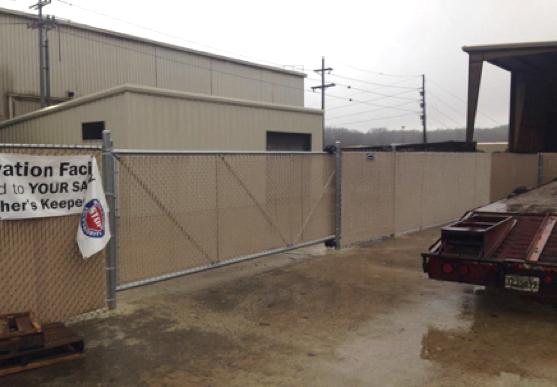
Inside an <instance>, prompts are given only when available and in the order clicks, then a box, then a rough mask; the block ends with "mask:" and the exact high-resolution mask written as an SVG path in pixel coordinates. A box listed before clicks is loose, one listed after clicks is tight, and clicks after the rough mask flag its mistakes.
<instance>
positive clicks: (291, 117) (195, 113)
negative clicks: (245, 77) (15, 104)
mask: <svg viewBox="0 0 557 387" xmlns="http://www.w3.org/2000/svg"><path fill="white" fill-rule="evenodd" d="M87 121H105V126H106V128H107V129H110V130H111V131H112V133H113V138H114V143H115V145H116V146H117V147H119V148H142V149H189V150H250V151H253V150H257V151H263V150H265V149H266V132H267V131H279V132H295V133H310V134H311V135H312V150H313V151H320V150H321V149H322V144H321V122H322V115H321V113H320V112H319V111H315V110H309V109H308V110H306V111H304V110H285V109H280V108H272V107H262V106H257V107H256V106H252V105H250V106H242V105H234V104H229V103H224V102H210V101H207V100H193V99H186V98H178V97H170V96H162V95H158V94H157V95H152V94H139V93H134V92H126V93H122V94H118V95H114V96H112V97H108V98H104V99H99V100H97V101H93V102H89V103H85V104H83V105H79V106H75V107H72V108H70V109H66V110H61V111H55V112H52V113H51V114H48V115H44V116H41V117H37V118H34V119H29V120H25V121H23V122H20V123H16V124H13V125H11V126H9V127H6V128H3V129H0V143H2V142H4V143H31V144H36V143H46V144H52V143H60V144H84V143H85V144H90V143H91V141H83V140H82V139H81V123H82V122H87Z"/></svg>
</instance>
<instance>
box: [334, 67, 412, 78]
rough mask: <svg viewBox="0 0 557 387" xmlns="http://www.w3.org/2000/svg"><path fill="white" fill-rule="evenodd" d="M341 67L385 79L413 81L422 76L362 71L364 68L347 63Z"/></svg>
mask: <svg viewBox="0 0 557 387" xmlns="http://www.w3.org/2000/svg"><path fill="white" fill-rule="evenodd" d="M341 65H343V66H346V67H348V68H351V69H353V70H356V71H361V72H364V73H369V74H374V75H380V76H385V77H393V78H408V79H411V78H418V77H420V76H421V75H419V74H412V75H410V74H391V73H385V72H382V71H375V70H368V69H362V68H360V67H356V66H352V65H349V64H347V63H341Z"/></svg>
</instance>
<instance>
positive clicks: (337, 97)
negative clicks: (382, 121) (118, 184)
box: [328, 94, 419, 113]
mask: <svg viewBox="0 0 557 387" xmlns="http://www.w3.org/2000/svg"><path fill="white" fill-rule="evenodd" d="M328 96H329V97H331V98H336V99H342V100H345V101H350V102H356V103H359V104H363V105H369V106H373V107H377V106H382V105H377V104H372V103H369V102H366V101H360V100H356V99H354V98H346V97H342V96H340V95H334V94H328ZM382 107H383V106H382ZM400 110H402V109H400ZM404 110H407V111H411V112H413V113H419V112H417V111H414V110H408V109H404Z"/></svg>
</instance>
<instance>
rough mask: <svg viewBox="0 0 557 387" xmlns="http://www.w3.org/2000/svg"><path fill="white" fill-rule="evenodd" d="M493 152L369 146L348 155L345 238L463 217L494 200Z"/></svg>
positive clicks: (367, 237) (374, 235)
mask: <svg viewBox="0 0 557 387" xmlns="http://www.w3.org/2000/svg"><path fill="white" fill-rule="evenodd" d="M490 176H491V169H490V155H489V154H483V153H438V152H435V153H421V152H420V153H417V152H408V153H404V152H400V153H391V152H378V153H375V159H374V160H368V159H367V158H366V153H365V152H346V153H344V154H343V156H342V243H343V245H350V244H352V243H355V242H360V241H365V240H373V239H379V238H382V237H387V236H390V235H393V234H402V233H406V232H409V231H414V230H419V229H423V228H427V227H431V226H434V225H439V224H442V223H446V222H448V221H450V220H452V219H455V218H458V217H459V216H460V215H462V213H463V212H465V211H466V210H469V209H471V208H474V207H477V206H480V205H482V204H487V203H488V202H489V186H490V185H489V182H490Z"/></svg>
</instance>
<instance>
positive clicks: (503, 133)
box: [325, 125, 509, 146]
mask: <svg viewBox="0 0 557 387" xmlns="http://www.w3.org/2000/svg"><path fill="white" fill-rule="evenodd" d="M508 131H509V130H508V126H507V125H501V126H496V127H494V128H481V129H477V128H476V129H475V131H474V139H475V141H477V142H506V141H507V140H508V137H507V136H508ZM465 135H466V129H464V128H455V129H436V130H430V131H428V132H427V139H428V142H441V141H464V140H465ZM336 140H340V141H341V142H342V145H343V146H350V145H371V146H373V145H391V144H412V143H421V142H422V131H421V130H416V129H409V130H404V129H394V130H388V129H386V128H376V129H370V130H368V131H366V132H360V131H357V130H352V129H347V128H334V127H327V128H325V145H332V144H334V143H335V141H336Z"/></svg>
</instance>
